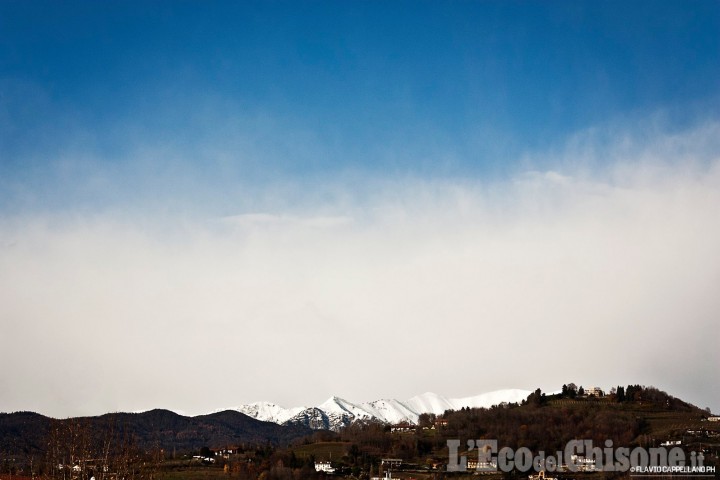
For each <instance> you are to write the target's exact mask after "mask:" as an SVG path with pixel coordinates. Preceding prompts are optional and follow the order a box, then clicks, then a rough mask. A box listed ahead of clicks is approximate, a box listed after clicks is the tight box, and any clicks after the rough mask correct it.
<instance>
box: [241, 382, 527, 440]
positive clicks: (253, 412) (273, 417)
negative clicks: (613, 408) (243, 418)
mask: <svg viewBox="0 0 720 480" xmlns="http://www.w3.org/2000/svg"><path fill="white" fill-rule="evenodd" d="M528 395H530V391H529V390H519V389H509V390H497V391H494V392H488V393H483V394H481V395H476V396H474V397H465V398H446V397H443V396H442V395H437V394H435V393H431V392H428V393H423V394H422V395H417V396H415V397H413V398H411V399H410V400H407V401H404V402H401V401H399V400H394V399H389V400H385V399H383V400H375V401H373V402H366V403H352V402H349V401H347V400H344V399H342V398H339V397H335V396H333V397H330V398H329V399H328V400H326V401H325V402H323V403H322V404H321V405H318V406H317V407H295V408H283V407H281V406H279V405H276V404H274V403H269V402H255V403H251V404H248V405H241V406H239V407H235V408H233V409H232V410H237V411H239V412H241V413H244V414H245V415H248V416H250V417H253V418H256V419H258V420H262V421H266V422H274V423H279V424H281V425H283V424H300V425H305V426H308V427H310V428H313V429H316V430H320V429H327V430H335V431H337V430H339V429H341V428H342V427H345V426H347V425H350V424H351V423H353V422H356V421H361V420H365V421H373V420H374V421H380V422H384V423H390V424H398V423H404V422H406V423H411V424H417V422H418V417H419V416H420V414H422V413H434V414H436V415H440V414H442V413H443V412H445V410H459V409H461V408H463V407H471V408H480V407H485V408H487V407H491V406H493V405H498V404H500V403H503V402H507V403H513V402H521V401H522V400H524V399H525V398H527V396H528Z"/></svg>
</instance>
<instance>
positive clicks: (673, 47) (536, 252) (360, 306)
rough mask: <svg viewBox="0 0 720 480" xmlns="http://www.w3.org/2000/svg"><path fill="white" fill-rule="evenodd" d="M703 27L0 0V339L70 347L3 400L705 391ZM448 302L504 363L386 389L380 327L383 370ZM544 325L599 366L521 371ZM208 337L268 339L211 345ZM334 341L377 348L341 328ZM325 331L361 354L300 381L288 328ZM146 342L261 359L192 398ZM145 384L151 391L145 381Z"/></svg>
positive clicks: (180, 405)
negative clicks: (391, 346) (488, 339)
mask: <svg viewBox="0 0 720 480" xmlns="http://www.w3.org/2000/svg"><path fill="white" fill-rule="evenodd" d="M718 32H720V5H719V4H718V3H717V2H715V1H690V2H687V1H683V2H577V1H568V2H506V1H503V2H490V1H477V2H470V1H456V2H417V1H413V2H392V3H390V2H374V1H368V2H213V3H204V2H202V3H201V2H152V3H149V4H148V2H103V3H98V2H72V3H59V2H35V1H29V2H27V1H23V2H14V1H5V2H2V3H0V254H1V256H0V261H2V265H3V268H2V269H0V270H2V274H1V275H0V285H3V286H4V287H5V288H3V289H2V290H3V291H4V293H3V294H0V300H2V304H3V305H5V308H4V311H3V312H2V317H1V318H0V322H2V324H3V327H4V329H5V331H6V332H7V335H4V336H3V339H2V340H0V359H2V358H3V357H2V355H7V358H8V359H10V358H13V357H12V355H14V353H13V352H15V349H17V348H20V347H19V345H22V342H19V341H18V340H19V339H21V338H35V339H37V341H38V342H39V344H40V345H42V346H44V348H45V351H47V352H48V353H47V355H48V358H53V359H61V360H59V361H57V362H56V365H57V366H56V367H55V368H56V369H57V371H55V370H53V371H52V372H50V371H49V372H47V373H46V374H45V375H47V378H44V377H43V378H35V377H34V375H35V374H30V373H29V370H28V371H18V372H17V373H13V374H8V373H3V375H5V376H6V377H5V378H3V381H4V382H5V383H6V384H8V385H10V386H12V387H13V388H11V389H3V390H2V391H3V392H10V391H12V393H3V394H2V395H5V396H4V397H2V396H0V411H3V410H14V409H36V410H40V411H44V412H48V413H51V414H56V415H65V414H86V413H102V412H104V411H108V410H116V409H122V410H132V409H139V408H145V407H147V408H150V407H155V406H163V407H168V408H177V409H181V410H186V411H188V412H193V413H202V412H203V411H208V410H210V409H213V408H218V407H220V406H223V405H218V404H217V403H218V402H219V403H222V404H224V405H232V404H234V403H242V402H249V401H255V400H259V399H264V400H273V401H276V402H279V403H284V404H285V406H292V405H295V404H298V405H299V404H313V403H315V404H317V403H320V402H321V401H322V400H324V397H326V396H330V395H331V394H336V395H341V396H342V395H345V396H348V397H352V398H351V399H353V400H372V399H375V398H379V397H381V396H387V397H398V398H407V397H410V396H412V395H414V394H417V393H421V392H422V391H425V390H433V389H434V390H436V391H438V393H441V394H445V395H448V396H463V395H471V394H477V393H481V391H487V390H492V389H495V388H515V387H517V388H528V389H533V388H535V387H537V386H542V387H544V388H550V389H554V388H557V387H558V386H559V385H562V384H563V383H567V382H570V381H573V382H576V383H583V382H595V383H598V384H600V386H602V387H605V388H609V386H611V385H609V384H608V385H606V384H605V383H607V382H614V383H648V384H656V385H657V386H658V387H660V388H665V389H667V390H670V391H671V393H674V394H677V395H680V396H683V395H684V396H687V397H688V399H689V400H690V401H696V402H697V403H698V404H700V406H702V407H705V406H712V407H713V408H714V409H715V410H717V409H718V408H720V404H718V401H717V399H718V398H720V391H719V390H718V389H717V388H718V387H712V386H708V385H705V382H703V380H702V379H703V375H706V374H708V375H712V374H713V372H712V371H710V370H707V369H709V367H707V366H706V367H703V366H702V365H708V364H709V365H712V364H717V363H718V353H717V349H716V348H715V346H714V345H713V344H711V343H709V341H708V340H707V338H711V337H712V336H713V335H712V334H716V333H718V332H717V328H718V327H717V324H716V322H715V320H714V318H715V317H714V316H713V315H714V313H713V312H716V311H717V308H718V307H720V305H718V300H717V299H715V298H714V295H713V292H714V291H716V290H717V289H716V288H715V290H713V288H714V287H717V286H718V285H717V282H718V281H719V280H718V279H719V278H720V275H719V273H718V272H720V265H719V264H718V259H717V255H715V253H714V251H715V250H714V249H715V247H714V245H716V244H717V242H716V241H720V231H719V230H718V228H717V226H716V225H715V224H716V223H717V222H716V221H713V218H714V215H715V214H716V213H715V212H717V209H718V207H720V203H718V198H719V197H720V194H719V192H720V189H719V188H718V187H719V186H720V182H718V178H719V176H718V171H720V169H719V167H718V151H719V147H720V145H719V142H720V140H718V138H720V135H718V132H720V126H719V125H720V124H719V122H720V119H719V118H718V112H719V111H720V110H719V107H720V80H718V79H720V36H719V35H718ZM660 279H662V280H660ZM247 292H252V294H250V293H247ZM246 293H247V295H246ZM658 298H661V299H662V301H657V299H658ZM509 305H511V306H509ZM445 318H450V319H452V321H453V322H456V324H457V325H458V327H459V328H463V329H465V330H466V331H467V329H471V328H475V327H476V326H477V327H478V328H484V329H487V328H494V327H493V326H497V325H499V324H502V325H508V324H512V325H518V327H517V331H515V330H513V332H514V333H508V334H507V335H504V336H503V338H505V339H504V340H502V341H501V342H500V343H498V346H496V347H494V349H493V350H491V352H490V353H489V354H492V355H496V356H503V355H505V353H504V352H506V351H507V349H510V350H511V351H514V352H515V355H514V356H513V358H515V360H514V361H513V362H511V363H512V365H511V366H510V370H511V371H512V372H513V375H501V374H500V373H497V374H496V375H486V376H485V377H484V378H485V381H484V382H481V381H478V383H477V385H476V386H474V387H472V388H469V387H467V385H468V383H467V381H466V380H465V379H462V378H456V377H454V376H452V375H446V374H444V373H443V372H444V371H445V370H443V366H442V362H440V363H439V362H431V361H430V360H419V361H418V362H417V363H415V364H414V365H415V366H416V367H417V368H415V369H414V370H413V369H411V368H409V367H408V368H401V369H400V371H401V372H402V373H403V375H404V376H405V377H406V381H404V382H401V384H390V383H388V384H384V383H382V382H377V381H376V379H377V377H378V375H381V372H382V371H383V368H384V367H383V365H382V364H381V363H377V362H373V361H368V360H367V358H366V356H367V350H366V349H365V348H364V347H363V346H362V345H372V335H371V333H370V332H376V333H377V332H378V331H383V332H386V333H387V332H391V333H393V334H395V335H400V336H402V337H403V338H407V339H408V347H407V350H403V351H402V352H399V353H397V355H398V357H397V359H395V360H398V361H400V359H402V358H406V357H407V356H412V355H415V353H416V350H414V349H413V347H412V345H415V344H417V343H419V342H422V340H423V339H424V338H427V336H428V335H433V334H432V333H431V330H428V328H429V327H428V326H427V325H436V328H438V329H442V328H443V325H444V324H443V321H444V320H443V321H440V320H439V319H445ZM678 318H682V319H683V321H684V322H687V325H688V329H687V332H686V333H685V335H687V336H686V337H682V338H683V339H684V342H685V344H686V345H691V346H692V349H691V350H692V351H693V352H694V353H693V354H692V355H689V357H688V358H687V359H686V360H683V362H680V363H679V364H678V365H676V366H663V367H662V368H661V366H662V365H663V360H662V359H663V356H662V355H661V353H659V352H662V351H663V349H658V348H657V347H653V346H652V345H645V346H644V347H642V348H637V352H636V350H635V348H634V347H633V346H632V343H631V341H630V338H631V337H630V333H627V332H631V333H632V334H633V335H635V337H633V338H638V336H640V337H641V336H642V335H644V334H646V333H647V332H649V331H657V330H658V329H659V330H661V331H668V332H669V331H670V330H671V327H670V325H674V322H677V321H678ZM278 325H280V326H283V328H284V329H285V330H284V331H286V332H288V333H287V335H286V336H285V337H283V338H281V339H280V340H281V341H280V343H279V344H278V343H276V342H273V341H268V342H267V343H263V342H264V340H267V339H268V338H273V337H272V333H273V332H276V331H278V328H279V327H278ZM537 325H544V326H546V328H545V330H544V331H546V335H547V338H546V340H547V341H549V342H551V343H552V342H554V341H555V340H552V339H557V338H558V337H563V338H567V339H569V341H570V342H571V343H572V344H573V345H576V346H575V347H573V349H571V351H570V352H569V353H568V355H570V354H574V355H582V354H583V352H585V349H584V348H581V346H580V345H581V344H582V343H583V342H584V341H585V339H587V338H597V339H598V340H597V341H598V342H599V343H601V344H602V345H612V346H609V347H607V348H609V349H610V351H612V352H615V353H614V354H613V357H615V358H616V360H615V361H614V363H613V362H611V364H609V365H607V364H603V363H602V362H599V361H597V360H593V361H589V363H588V365H587V368H580V367H577V366H575V367H572V368H570V370H569V371H568V373H567V375H561V374H559V373H556V374H552V375H543V374H542V373H539V372H529V371H528V368H527V363H528V362H529V361H534V360H533V359H532V357H531V356H529V355H530V354H529V353H528V352H531V351H532V345H534V342H535V339H536V338H537V337H536V336H532V335H530V334H529V333H527V332H529V331H535V329H537V328H538V327H537ZM198 326H202V328H201V331H202V332H204V333H200V334H197V335H199V337H200V338H198V337H197V336H188V335H183V334H182V332H187V331H190V330H193V331H197V327H198ZM221 328H222V329H225V330H224V331H225V332H226V335H224V336H225V337H226V339H242V338H246V337H249V338H250V341H251V343H253V344H255V345H256V346H255V347H253V348H249V349H247V350H242V349H240V351H238V348H237V344H233V343H232V342H231V341H230V340H223V342H228V343H227V345H225V343H223V346H224V347H223V348H214V347H213V345H214V344H213V338H215V337H214V336H213V334H211V333H210V332H217V331H218V329H221ZM169 330H170V331H172V332H173V333H169V334H168V333H167V332H168V331H169ZM707 330H710V333H711V335H707ZM145 331H150V332H152V333H153V334H156V336H155V338H161V337H162V335H160V333H161V332H164V333H163V335H168V339H167V340H157V341H156V342H148V341H147V340H146V337H145V334H144V333H143V332H145ZM308 331H314V332H316V333H315V334H314V336H313V335H309V334H308ZM107 332H113V335H115V336H116V337H117V338H118V339H119V340H118V341H116V342H114V345H115V347H113V349H112V351H111V353H112V355H110V356H111V357H113V358H118V357H121V356H124V355H123V351H122V350H120V348H121V347H120V346H121V345H128V344H132V345H137V346H138V349H137V357H138V358H137V360H136V361H128V362H127V363H126V364H122V363H119V362H117V361H116V360H107V362H108V363H107V364H106V365H104V364H102V362H97V364H98V365H103V367H102V368H103V369H104V370H102V369H100V368H99V367H98V368H95V369H92V368H90V367H88V366H87V365H86V364H85V363H84V362H83V359H84V358H86V357H85V356H84V355H79V354H78V353H76V352H75V351H74V350H73V348H72V345H74V342H78V341H82V342H83V343H84V344H86V345H95V346H90V347H88V352H87V353H88V355H90V357H91V358H99V357H102V358H105V357H106V356H107V355H108V354H107V353H105V352H104V351H103V349H102V348H100V347H99V346H98V345H102V344H104V343H105V339H106V337H105V335H107ZM358 332H361V333H358ZM518 332H520V333H518ZM624 332H625V333H624ZM700 332H703V333H700ZM308 335H309V336H308ZM518 335H519V337H518ZM348 336H357V338H359V339H365V340H366V343H363V342H359V343H358V344H357V345H354V346H353V347H352V348H348V347H345V349H343V348H341V347H338V345H343V344H345V342H346V339H347V338H348ZM366 336H367V338H365V337H366ZM618 336H620V337H622V338H625V340H623V341H621V342H620V344H617V342H618V340H617V337H618ZM715 336H716V335H715ZM58 338H61V339H64V341H57V339H58ZM543 338H545V337H543ZM663 338H664V337H663ZM673 338H674V337H673V336H672V335H670V334H669V333H668V336H667V338H666V339H665V340H666V341H667V342H668V343H666V344H665V345H664V346H663V348H668V347H667V346H668V345H671V344H672V341H673ZM80 339H82V340H80ZM317 341H319V342H320V343H321V344H322V345H323V346H324V348H326V349H328V351H329V352H330V353H334V354H336V355H344V356H346V357H347V360H346V361H347V365H349V366H350V368H354V369H360V370H363V371H365V373H364V374H363V375H360V376H359V377H358V378H356V379H354V380H353V381H349V380H347V379H344V380H341V379H343V378H344V377H343V375H342V371H343V370H342V369H341V367H340V366H335V367H333V368H332V369H331V371H330V372H329V375H327V380H323V381H320V383H319V384H318V385H317V386H314V387H310V386H308V385H305V384H302V383H298V380H297V379H295V378H294V377H292V376H290V375H289V374H288V373H287V372H286V370H285V368H284V364H285V363H284V362H286V361H290V359H292V361H293V362H299V363H298V365H299V366H303V367H306V368H307V369H308V370H311V369H312V368H313V365H314V364H315V363H313V362H317V361H320V360H319V359H320V357H321V356H322V353H319V352H316V353H312V354H308V352H307V347H303V346H302V345H307V344H315V343H314V342H317ZM303 342H305V343H303ZM238 343H240V344H243V342H242V341H241V340H238ZM178 345H179V346H182V347H184V349H183V348H180V347H178ZM260 345H265V347H264V348H265V349H266V350H257V348H259V347H258V346H260ZM158 352H159V353H160V355H158ZM179 352H182V353H179ZM15 353H19V352H15ZM401 353H402V354H404V355H405V356H402V355H401ZM268 354H269V355H270V356H271V357H272V358H274V359H276V360H273V361H269V362H267V361H266V362H263V363H262V364H261V365H256V364H257V359H258V358H261V357H262V358H264V357H265V356H266V355H268ZM93 355H94V356H95V357H93ZM308 355H309V356H308ZM447 355H448V357H447V362H454V363H455V364H458V363H462V362H463V358H462V356H461V352H460V351H454V352H448V353H447ZM156 357H157V358H162V359H164V360H162V361H161V363H162V362H164V363H163V365H164V367H163V368H167V369H169V368H174V367H173V366H175V368H176V366H178V365H181V366H183V367H185V368H187V369H188V370H189V371H192V370H193V369H195V368H198V367H197V366H198V365H201V364H202V363H204V362H225V363H228V362H239V363H242V364H243V365H256V368H255V369H253V368H252V367H251V368H249V369H247V370H244V371H245V372H246V373H244V374H243V375H240V378H238V380H237V382H238V385H242V387H240V386H237V385H236V386H233V387H232V388H229V389H228V388H226V389H224V390H222V392H223V394H222V395H221V394H220V393H218V396H217V397H216V398H215V399H207V398H201V397H200V396H198V393H197V392H194V391H189V390H185V388H186V387H185V386H184V384H182V382H179V381H178V382H173V381H171V380H170V379H167V378H164V377H163V379H162V381H160V379H159V378H157V377H156V376H154V374H150V373H148V372H147V371H146V370H145V369H144V365H145V362H146V361H147V359H148V358H156ZM298 357H302V358H304V359H305V360H303V361H300V360H298ZM393 358H394V357H393ZM4 362H5V360H3V363H4ZM629 364H630V365H633V367H632V368H629V367H627V365H629ZM698 365H701V366H700V367H698ZM546 367H548V368H549V364H548V365H546ZM86 369H89V370H88V371H87V372H86V374H87V375H88V376H87V378H92V379H94V381H93V382H94V383H93V382H86V383H84V384H82V385H79V386H78V387H77V388H80V389H82V388H87V389H88V391H87V392H85V394H84V395H83V399H84V400H83V401H82V402H80V401H78V400H77V398H74V397H72V396H71V395H69V394H66V393H62V392H61V393H57V392H58V388H55V387H57V385H55V387H53V385H54V384H53V382H54V381H58V382H59V380H53V379H56V378H59V377H60V376H61V375H60V372H67V371H85V370H86ZM693 369H697V374H694V375H688V374H687V373H686V372H687V371H688V370H693ZM103 371H107V372H112V375H113V376H114V378H118V379H121V378H122V379H126V380H125V381H126V382H127V385H129V386H131V387H132V388H129V389H128V390H127V393H123V392H124V390H122V389H121V388H120V387H118V384H119V383H122V382H119V383H117V382H116V383H110V382H108V381H107V379H106V375H105V374H103V373H102V372H103ZM250 371H252V372H253V373H248V372H250ZM211 377H212V378H210V379H209V381H210V383H211V384H212V385H217V386H218V389H220V387H219V386H220V385H226V382H227V380H226V378H225V377H223V376H222V375H220V374H216V376H211ZM269 377H272V378H277V379H278V382H276V384H273V385H269V384H268V382H266V379H267V378H269ZM568 377H569V378H568ZM331 378H332V379H334V381H330V380H329V379H331ZM428 378H431V379H433V380H431V381H428V380H427V379H428ZM131 379H135V381H132V380H131ZM583 379H586V380H583ZM158 382H160V383H161V384H162V385H163V389H162V390H163V391H164V392H167V394H166V395H165V396H163V395H162V394H161V393H148V392H151V391H152V390H153V389H152V388H150V387H151V386H152V385H156V384H158ZM162 382H167V383H162ZM543 382H545V383H543ZM88 385H91V386H93V388H90V387H88ZM248 385H251V387H248ZM43 386H45V387H43ZM43 388H49V389H50V390H52V391H53V392H55V393H52V394H51V393H50V392H48V391H44V390H43ZM713 389H714V390H713ZM39 398H45V399H46V400H44V401H41V400H38V399H39ZM713 402H714V403H713Z"/></svg>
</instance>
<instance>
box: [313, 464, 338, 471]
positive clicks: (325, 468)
mask: <svg viewBox="0 0 720 480" xmlns="http://www.w3.org/2000/svg"><path fill="white" fill-rule="evenodd" d="M315 471H316V472H325V473H334V472H335V469H334V468H333V467H332V465H331V464H330V462H315Z"/></svg>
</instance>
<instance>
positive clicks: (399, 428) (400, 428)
mask: <svg viewBox="0 0 720 480" xmlns="http://www.w3.org/2000/svg"><path fill="white" fill-rule="evenodd" d="M447 424H448V422H447V420H446V419H444V418H443V417H438V418H436V419H435V422H433V424H432V425H430V426H429V427H423V430H435V429H438V428H442V427H447ZM416 428H417V425H414V424H412V423H408V422H401V423H396V424H395V425H391V426H390V433H411V432H414V431H415V429H416Z"/></svg>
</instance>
